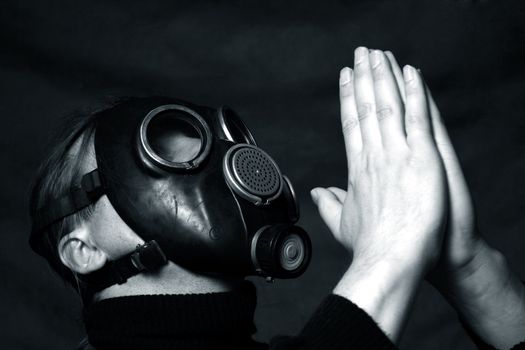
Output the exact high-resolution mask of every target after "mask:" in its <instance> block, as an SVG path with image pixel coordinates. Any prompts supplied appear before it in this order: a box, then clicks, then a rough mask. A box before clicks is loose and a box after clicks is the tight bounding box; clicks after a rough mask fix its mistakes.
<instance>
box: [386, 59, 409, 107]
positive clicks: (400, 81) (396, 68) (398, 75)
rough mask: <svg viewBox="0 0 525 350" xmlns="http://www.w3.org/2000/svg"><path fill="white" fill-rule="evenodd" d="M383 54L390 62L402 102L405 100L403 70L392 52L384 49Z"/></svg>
mask: <svg viewBox="0 0 525 350" xmlns="http://www.w3.org/2000/svg"><path fill="white" fill-rule="evenodd" d="M385 55H386V57H387V58H388V61H389V62H390V67H392V71H393V72H394V76H395V77H396V82H397V88H398V89H399V94H400V95H401V99H402V100H403V103H404V102H406V94H405V83H404V81H403V72H402V71H401V67H400V66H399V64H398V63H397V60H396V58H395V57H394V54H393V53H392V52H390V51H385Z"/></svg>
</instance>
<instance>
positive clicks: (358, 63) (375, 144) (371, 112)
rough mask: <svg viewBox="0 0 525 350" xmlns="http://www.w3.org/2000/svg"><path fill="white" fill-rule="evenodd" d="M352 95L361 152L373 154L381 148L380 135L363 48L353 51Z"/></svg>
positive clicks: (366, 57)
mask: <svg viewBox="0 0 525 350" xmlns="http://www.w3.org/2000/svg"><path fill="white" fill-rule="evenodd" d="M354 93H355V102H356V107H357V116H358V120H359V127H360V128H361V129H360V130H361V138H362V140H363V141H362V142H363V151H365V150H366V151H368V152H370V151H371V152H374V151H375V150H377V149H379V148H380V147H381V133H380V131H379V124H378V121H377V117H376V105H375V96H374V81H373V79H372V68H371V67H370V61H369V58H368V50H367V49H366V48H365V47H358V48H357V49H356V50H355V58H354Z"/></svg>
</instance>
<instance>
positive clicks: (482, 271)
mask: <svg viewBox="0 0 525 350" xmlns="http://www.w3.org/2000/svg"><path fill="white" fill-rule="evenodd" d="M509 274H510V270H509V269H508V268H507V265H506V260H505V257H504V256H503V254H501V253H500V252H499V251H498V250H496V249H494V248H492V247H490V246H489V245H488V244H487V243H486V242H485V241H484V240H482V239H478V240H477V241H476V242H475V243H474V244H473V246H472V255H471V257H470V258H469V259H468V260H466V261H465V262H464V263H463V264H461V265H459V266H457V267H454V268H453V269H448V270H447V271H446V274H444V275H443V276H441V278H440V279H439V280H432V283H433V285H434V286H435V287H436V288H437V289H438V290H439V291H440V292H441V293H442V294H444V295H445V297H447V298H453V299H454V298H460V299H462V300H463V299H483V298H484V297H486V296H488V295H492V294H497V293H499V292H500V290H501V289H502V288H505V287H506V286H507V284H508V280H509Z"/></svg>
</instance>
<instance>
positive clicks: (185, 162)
mask: <svg viewBox="0 0 525 350" xmlns="http://www.w3.org/2000/svg"><path fill="white" fill-rule="evenodd" d="M138 136H139V155H140V157H141V158H142V159H143V160H144V161H145V163H146V164H153V165H154V166H158V167H161V168H163V169H166V170H191V169H195V168H197V167H199V165H200V164H201V163H202V162H203V160H204V159H206V157H207V156H208V154H209V152H210V148H211V141H212V133H211V130H210V128H209V126H208V124H207V123H206V122H205V121H204V119H203V118H202V117H201V116H200V115H199V114H198V113H197V112H195V111H194V110H192V109H190V108H188V107H185V106H181V105H175V104H171V105H164V106H160V107H157V108H155V109H153V110H152V111H150V112H149V113H148V114H147V115H146V117H145V118H144V119H143V120H142V123H141V124H140V128H139V135H138Z"/></svg>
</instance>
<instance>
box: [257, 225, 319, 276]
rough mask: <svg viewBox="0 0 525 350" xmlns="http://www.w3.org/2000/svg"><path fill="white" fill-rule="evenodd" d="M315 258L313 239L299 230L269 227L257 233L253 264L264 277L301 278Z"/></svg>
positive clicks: (288, 226) (288, 227) (275, 226)
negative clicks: (313, 255) (311, 259)
mask: <svg viewBox="0 0 525 350" xmlns="http://www.w3.org/2000/svg"><path fill="white" fill-rule="evenodd" d="M311 255H312V245H311V242H310V238H309V237H308V234H307V233H306V232H305V231H304V230H303V229H302V228H300V227H298V226H294V225H289V224H277V225H270V226H265V227H263V228H261V229H260V230H259V231H257V233H256V234H255V236H254V237H253V240H252V246H251V257H252V262H253V264H254V266H255V269H256V270H257V271H258V272H259V273H260V274H261V275H263V276H270V277H275V278H294V277H297V276H299V275H301V274H302V273H303V272H304V271H305V270H306V268H307V267H308V264H309V263H310V258H311Z"/></svg>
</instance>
